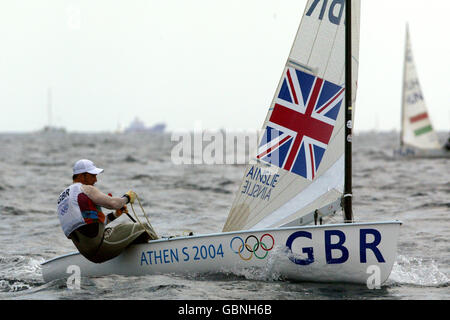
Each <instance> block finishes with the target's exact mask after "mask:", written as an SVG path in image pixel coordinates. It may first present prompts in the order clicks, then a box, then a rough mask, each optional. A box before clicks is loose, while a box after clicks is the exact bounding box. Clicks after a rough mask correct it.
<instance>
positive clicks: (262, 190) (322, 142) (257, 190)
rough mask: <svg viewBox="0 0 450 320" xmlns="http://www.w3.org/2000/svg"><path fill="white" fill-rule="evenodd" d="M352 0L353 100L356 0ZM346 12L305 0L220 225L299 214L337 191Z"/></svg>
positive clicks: (332, 199) (276, 222) (245, 225)
mask: <svg viewBox="0 0 450 320" xmlns="http://www.w3.org/2000/svg"><path fill="white" fill-rule="evenodd" d="M351 3H352V10H354V13H353V16H354V18H353V19H352V27H353V28H354V29H355V30H356V32H355V33H354V35H353V37H354V38H353V44H354V49H355V50H353V62H352V69H353V70H352V71H353V72H352V73H353V75H352V76H353V78H354V81H353V82H352V100H353V101H355V99H356V81H357V69H358V64H359V62H358V60H359V50H358V46H359V12H360V0H353V1H351ZM344 12H345V1H324V0H309V1H308V2H307V4H306V8H305V11H304V14H303V17H302V20H301V22H300V26H299V29H298V31H297V34H296V36H295V40H294V43H293V45H292V48H291V51H290V53H289V56H288V59H287V61H286V64H285V67H284V69H283V72H282V76H281V79H280V80H279V83H278V86H277V89H276V92H275V95H274V98H273V100H272V103H271V105H270V107H269V110H268V112H267V116H266V119H265V121H264V124H263V127H262V130H263V134H262V135H261V136H262V138H261V141H260V143H259V147H258V150H257V154H256V158H255V159H256V161H255V163H254V164H250V165H248V166H247V167H246V169H245V172H244V177H243V180H242V183H241V185H240V187H239V190H238V191H237V193H236V198H235V200H234V202H233V205H232V207H231V210H230V214H229V216H228V219H227V221H226V223H225V226H224V228H223V231H235V230H242V229H252V228H264V227H278V226H281V225H285V224H289V223H291V222H292V221H294V220H295V221H302V216H306V215H308V216H309V217H310V216H311V211H314V210H316V209H319V208H322V207H325V206H327V205H329V204H331V203H337V201H338V200H339V199H340V197H341V196H342V193H343V185H344V139H345V137H344V128H345V126H344V122H345V121H344V111H345V110H344V109H345V99H344V97H345V71H346V70H345V23H344V21H345V14H344ZM355 35H356V36H355ZM263 177H264V178H263ZM306 220H308V221H309V220H310V219H306Z"/></svg>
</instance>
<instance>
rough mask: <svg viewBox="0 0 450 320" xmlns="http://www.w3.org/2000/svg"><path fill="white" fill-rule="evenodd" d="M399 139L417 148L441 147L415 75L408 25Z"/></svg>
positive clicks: (404, 143)
mask: <svg viewBox="0 0 450 320" xmlns="http://www.w3.org/2000/svg"><path fill="white" fill-rule="evenodd" d="M401 140H402V144H403V145H407V146H412V147H416V148H419V149H439V148H441V145H440V143H439V138H438V136H437V134H436V132H435V131H434V130H433V126H432V124H431V120H430V117H429V114H428V110H427V106H426V104H425V100H424V97H423V94H422V89H421V87H420V83H419V78H418V76H417V71H416V66H415V64H414V59H413V54H412V49H411V41H410V37H409V29H408V26H407V27H406V44H405V61H404V74H403V95H402V132H401Z"/></svg>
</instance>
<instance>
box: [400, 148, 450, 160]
mask: <svg viewBox="0 0 450 320" xmlns="http://www.w3.org/2000/svg"><path fill="white" fill-rule="evenodd" d="M394 156H395V157H399V158H450V151H448V150H445V149H444V148H441V149H419V148H415V147H410V146H405V147H402V148H398V149H395V150H394Z"/></svg>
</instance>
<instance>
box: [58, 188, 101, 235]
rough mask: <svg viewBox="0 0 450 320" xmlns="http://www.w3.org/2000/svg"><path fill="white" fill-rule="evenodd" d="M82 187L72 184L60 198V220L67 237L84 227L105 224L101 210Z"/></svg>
mask: <svg viewBox="0 0 450 320" xmlns="http://www.w3.org/2000/svg"><path fill="white" fill-rule="evenodd" d="M81 186H82V184H81V183H74V184H72V185H71V186H70V187H68V188H67V189H66V190H64V191H63V192H61V194H60V195H59V198H58V210H57V212H58V218H59V222H60V223H61V227H62V229H63V231H64V234H65V235H66V237H69V235H70V234H71V233H72V231H74V230H76V229H78V228H79V227H81V226H83V225H86V224H90V223H94V222H99V223H105V215H104V214H103V212H102V210H101V208H100V207H99V206H97V205H95V204H94V203H93V202H92V200H91V199H90V198H89V197H88V196H87V195H86V194H84V193H83V190H82V189H81Z"/></svg>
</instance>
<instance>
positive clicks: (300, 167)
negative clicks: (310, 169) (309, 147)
mask: <svg viewBox="0 0 450 320" xmlns="http://www.w3.org/2000/svg"><path fill="white" fill-rule="evenodd" d="M291 171H292V172H294V173H296V174H298V175H301V176H302V177H306V176H307V171H306V159H305V144H304V143H302V146H301V148H300V152H299V153H298V155H297V159H296V160H295V163H294V166H293V167H292V170H291Z"/></svg>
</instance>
